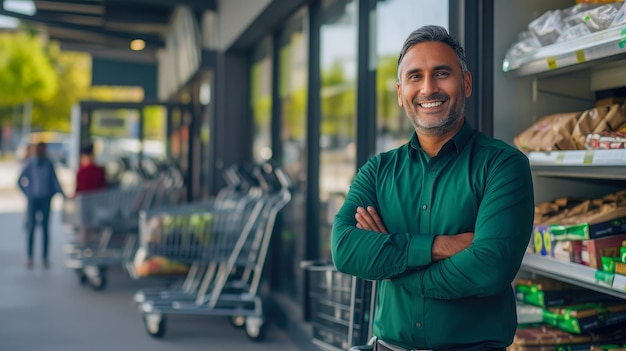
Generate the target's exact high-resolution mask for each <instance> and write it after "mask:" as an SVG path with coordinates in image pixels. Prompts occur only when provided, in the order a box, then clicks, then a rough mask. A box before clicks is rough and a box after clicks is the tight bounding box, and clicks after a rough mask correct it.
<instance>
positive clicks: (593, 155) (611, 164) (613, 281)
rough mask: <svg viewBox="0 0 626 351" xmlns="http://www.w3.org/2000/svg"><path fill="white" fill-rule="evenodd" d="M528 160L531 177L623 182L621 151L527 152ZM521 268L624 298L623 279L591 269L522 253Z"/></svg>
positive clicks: (625, 169)
mask: <svg viewBox="0 0 626 351" xmlns="http://www.w3.org/2000/svg"><path fill="white" fill-rule="evenodd" d="M528 159H529V162H530V165H531V169H532V172H533V174H535V175H538V176H546V177H562V178H588V179H598V180H602V179H606V180H620V181H621V180H626V150H624V149H619V150H570V151H553V152H549V153H546V152H531V153H529V154H528ZM522 269H523V270H525V271H527V272H531V273H536V274H539V275H542V276H546V277H550V278H553V279H557V280H560V281H564V282H566V283H570V284H573V285H577V286H581V287H583V288H586V289H590V290H595V291H599V292H602V293H605V294H608V295H612V296H616V297H619V298H622V299H626V276H622V275H619V274H610V273H603V272H600V273H598V270H596V269H594V268H591V267H587V266H584V265H581V264H577V263H571V262H565V261H560V260H556V259H553V258H549V257H544V256H540V255H537V254H526V255H525V256H524V261H523V262H522ZM607 279H608V281H607Z"/></svg>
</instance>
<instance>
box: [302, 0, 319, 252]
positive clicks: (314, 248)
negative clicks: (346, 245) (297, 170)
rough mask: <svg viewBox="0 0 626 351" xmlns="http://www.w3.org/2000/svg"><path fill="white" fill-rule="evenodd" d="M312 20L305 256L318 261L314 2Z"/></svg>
mask: <svg viewBox="0 0 626 351" xmlns="http://www.w3.org/2000/svg"><path fill="white" fill-rule="evenodd" d="M309 13H310V20H309V33H310V34H309V35H310V37H309V72H308V76H309V90H308V93H307V94H308V96H307V101H308V105H307V115H308V118H307V145H308V149H307V179H308V187H307V194H306V203H307V216H306V223H307V225H306V229H307V230H306V240H305V242H306V248H305V250H306V252H305V259H307V260H315V259H318V258H319V254H320V243H319V241H320V238H319V234H320V195H319V179H320V178H319V169H320V119H321V107H320V106H321V96H320V90H321V85H322V82H321V72H320V70H321V68H320V28H321V26H322V5H321V2H315V3H313V4H311V7H310V12H309Z"/></svg>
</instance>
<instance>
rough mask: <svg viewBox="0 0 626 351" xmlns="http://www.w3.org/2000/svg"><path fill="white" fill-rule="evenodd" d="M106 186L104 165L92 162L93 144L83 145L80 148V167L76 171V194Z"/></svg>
mask: <svg viewBox="0 0 626 351" xmlns="http://www.w3.org/2000/svg"><path fill="white" fill-rule="evenodd" d="M106 187H107V181H106V174H105V172H104V167H102V166H99V165H97V164H95V163H94V155H93V145H92V144H88V145H85V146H83V148H82V149H81V150H80V168H79V169H78V172H77V173H76V194H78V193H81V192H85V191H92V190H99V189H104V188H106Z"/></svg>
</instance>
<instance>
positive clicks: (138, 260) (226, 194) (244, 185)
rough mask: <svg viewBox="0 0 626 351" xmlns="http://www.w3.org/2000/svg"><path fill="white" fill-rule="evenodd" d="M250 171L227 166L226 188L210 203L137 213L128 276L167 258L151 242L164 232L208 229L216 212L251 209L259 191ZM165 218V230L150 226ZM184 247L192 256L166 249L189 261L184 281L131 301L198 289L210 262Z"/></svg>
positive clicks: (137, 295) (140, 293)
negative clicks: (137, 225) (135, 241)
mask: <svg viewBox="0 0 626 351" xmlns="http://www.w3.org/2000/svg"><path fill="white" fill-rule="evenodd" d="M251 171H252V168H251V165H249V164H236V165H233V166H231V167H228V168H227V169H226V170H225V171H224V172H223V173H222V175H223V177H224V179H225V181H226V187H224V188H222V189H221V190H220V191H219V192H218V194H217V196H216V197H215V199H213V200H212V201H210V202H202V203H192V204H187V205H178V206H174V207H169V208H167V207H164V208H159V209H155V210H151V211H143V212H142V213H141V214H140V231H139V233H140V235H139V240H140V244H139V248H138V249H137V251H136V254H135V257H134V258H133V259H132V260H131V261H129V262H127V271H128V272H129V273H130V274H131V277H133V278H134V279H139V278H141V277H142V275H143V276H145V275H150V273H151V272H145V273H148V274H145V273H144V274H142V272H139V271H138V270H139V268H140V265H145V263H146V261H147V260H150V259H156V260H159V261H163V260H165V261H166V262H167V261H170V260H169V259H167V258H164V257H163V256H158V254H159V248H158V247H155V246H154V244H153V243H152V242H164V241H166V240H167V237H165V235H166V233H169V232H175V231H178V232H183V231H185V230H187V229H188V227H189V226H191V227H193V228H197V229H195V230H208V229H206V228H204V227H206V226H209V225H212V224H215V225H216V226H217V227H219V226H220V224H219V223H213V222H212V219H214V212H215V211H218V212H223V211H231V212H230V214H233V215H234V214H237V215H240V214H243V213H245V211H246V208H251V206H250V204H252V202H253V201H255V200H256V199H258V198H259V196H260V195H261V194H262V192H261V189H260V188H259V186H258V181H257V180H256V178H255V177H254V176H253V175H252V174H251ZM166 218H167V219H168V220H167V222H168V223H167V227H168V228H166V229H165V230H162V229H163V228H162V229H161V230H155V229H154V226H152V227H151V226H150V225H149V223H156V224H157V229H158V226H161V227H164V226H166V223H165V222H166V220H165V219H166ZM176 218H177V219H176ZM203 218H204V220H203ZM228 218H229V217H228V216H220V217H219V218H218V219H219V220H225V219H228ZM209 219H211V220H209ZM186 227H187V228H186ZM198 227H201V228H198ZM162 249H163V248H162ZM172 249H173V248H170V251H172ZM187 250H188V252H193V253H194V255H188V256H184V255H181V254H182V253H183V252H184V250H179V252H178V253H176V252H169V254H170V255H172V254H174V256H177V259H178V261H177V262H178V263H183V262H184V263H189V261H191V263H190V267H189V269H188V270H187V274H186V277H185V279H184V280H179V284H174V286H172V287H171V288H169V289H163V288H146V289H141V290H139V291H137V292H136V293H135V294H134V295H133V300H134V301H135V302H136V303H143V302H144V301H146V300H154V299H159V300H164V299H173V300H176V299H181V298H188V297H190V296H193V294H195V293H196V292H197V290H198V288H199V285H200V282H201V280H202V277H203V276H204V275H205V273H206V270H207V269H209V265H207V264H205V263H204V262H202V261H199V260H197V257H196V256H195V252H196V251H197V248H193V250H192V249H191V248H187ZM156 269H158V267H155V268H154V269H153V270H156Z"/></svg>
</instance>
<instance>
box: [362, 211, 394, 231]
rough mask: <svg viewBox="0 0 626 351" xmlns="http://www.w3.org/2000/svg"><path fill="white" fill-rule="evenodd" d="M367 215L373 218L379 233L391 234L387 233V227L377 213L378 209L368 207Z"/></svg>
mask: <svg viewBox="0 0 626 351" xmlns="http://www.w3.org/2000/svg"><path fill="white" fill-rule="evenodd" d="M367 213H369V215H370V216H371V218H372V220H373V221H374V223H375V225H376V228H377V229H378V231H379V232H381V233H385V234H389V233H388V232H387V228H386V227H385V224H384V223H383V220H382V219H380V216H379V215H378V212H376V209H374V207H372V206H368V207H367Z"/></svg>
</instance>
